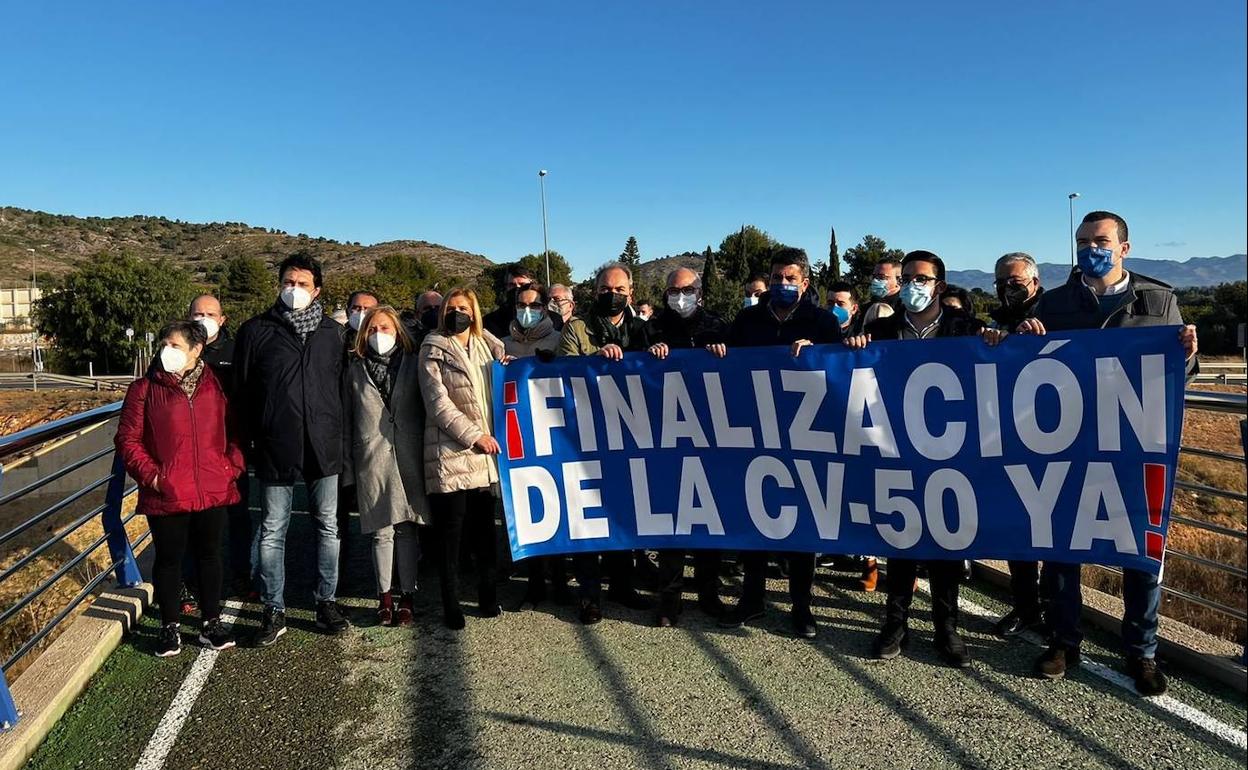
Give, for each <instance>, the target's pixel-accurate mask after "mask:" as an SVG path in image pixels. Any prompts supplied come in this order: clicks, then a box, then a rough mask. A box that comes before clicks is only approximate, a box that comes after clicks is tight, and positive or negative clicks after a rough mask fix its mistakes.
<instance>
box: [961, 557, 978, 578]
mask: <svg viewBox="0 0 1248 770" xmlns="http://www.w3.org/2000/svg"><path fill="white" fill-rule="evenodd" d="M973 574H975V573H974V572H972V571H971V562H970V560H969V559H963V560H962V582H963V583H969V582H971V576H972V575H973Z"/></svg>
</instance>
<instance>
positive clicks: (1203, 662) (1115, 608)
mask: <svg viewBox="0 0 1248 770" xmlns="http://www.w3.org/2000/svg"><path fill="white" fill-rule="evenodd" d="M974 572H975V575H976V576H977V577H979V578H981V579H983V580H984V581H986V582H988V583H992V584H993V585H996V586H1002V587H1005V588H1009V587H1010V573H1009V569H1008V568H1007V567H1006V565H1005V562H995V561H977V562H974ZM1083 617H1084V619H1085V620H1086V621H1087V622H1089V623H1091V624H1092V625H1093V626H1095V627H1096V628H1099V629H1101V630H1103V631H1107V632H1109V633H1111V634H1114V635H1115V636H1117V635H1118V634H1119V633H1120V631H1121V628H1122V599H1121V598H1119V597H1117V596H1112V595H1110V594H1107V593H1103V592H1101V591H1097V590H1095V589H1092V588H1089V587H1087V586H1084V587H1083ZM1158 636H1159V639H1158V654H1159V655H1160V657H1162V658H1164V659H1166V660H1168V661H1171V662H1173V663H1176V664H1178V665H1179V666H1181V667H1183V668H1186V669H1188V670H1189V671H1193V672H1195V673H1197V674H1200V675H1201V676H1205V677H1208V678H1209V679H1212V680H1213V681H1215V682H1218V683H1220V684H1224V685H1226V686H1228V687H1232V688H1234V689H1235V690H1236V691H1237V692H1240V693H1244V692H1248V669H1245V667H1244V665H1243V663H1242V658H1241V657H1240V656H1241V655H1242V654H1243V648H1242V647H1240V646H1239V645H1237V644H1235V643H1234V642H1228V641H1226V640H1225V639H1219V638H1217V637H1214V636H1211V635H1209V634H1206V633H1205V632H1204V631H1201V630H1199V629H1196V628H1192V627H1191V626H1189V625H1186V624H1184V623H1180V622H1179V621H1177V620H1174V619H1173V618H1166V617H1162V618H1161V628H1160V630H1159V633H1158Z"/></svg>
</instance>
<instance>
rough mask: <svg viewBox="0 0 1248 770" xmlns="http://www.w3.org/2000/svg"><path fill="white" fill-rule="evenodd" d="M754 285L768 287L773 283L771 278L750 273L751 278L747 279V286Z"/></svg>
mask: <svg viewBox="0 0 1248 770" xmlns="http://www.w3.org/2000/svg"><path fill="white" fill-rule="evenodd" d="M752 283H761V284H763V285H764V286H766V285H767V284H769V283H771V276H770V275H763V274H762V273H750V277H749V278H746V279H745V285H746V286H749V285H750V284H752Z"/></svg>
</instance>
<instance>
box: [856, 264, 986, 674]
mask: <svg viewBox="0 0 1248 770" xmlns="http://www.w3.org/2000/svg"><path fill="white" fill-rule="evenodd" d="M946 286H947V284H946V283H945V263H944V261H943V260H941V258H940V257H938V256H936V255H935V254H933V253H932V252H930V251H912V252H910V253H909V254H907V255H906V256H905V258H904V259H902V261H901V291H900V292H899V293H898V295H899V297H900V299H901V304H902V308H903V310H902V312H900V313H897V314H895V315H892V316H889V317H887V318H881V319H878V320H876V321H873V322H872V323H869V324H867V326H866V333H865V334H862V335H859V336H857V337H851V338H849V339H848V340H846V341H845V345H846V346H847V347H850V348H853V349H855V350H861V349H863V348H865V347H866V346H867V343H868V342H869V341H871V340H875V341H880V340H926V339H934V338H936V337H965V336H970V335H977V334H979V333H980V332H981V331H982V330H983V324H982V323H980V322H979V321H978V320H976V319H975V318H974V317H973V316H971V315H969V314H967V313H964V312H962V311H959V310H954V309H952V308H946V307H944V305H942V304H941V301H940V295H941V294H942V293H943V292H944V291H945V288H946ZM924 564H925V565H926V566H927V574H928V578H929V579H930V581H931V592H932V621H933V624H934V625H935V627H936V638H935V643H936V651H937V652H938V653H939V654H940V656H941V658H943V659H944V660H945V661H946V662H947V663H949V664H950V665H952V666H955V667H957V668H966V667H967V666H969V665H970V662H971V659H970V656H969V655H968V653H967V650H966V643H965V642H964V641H962V637H961V635H959V634H958V582H959V581H960V580H961V578H962V561H961V560H960V559H958V560H953V559H932V560H927V561H925V562H924ZM918 568H919V562H918V561H916V560H914V559H902V558H898V557H892V558H890V559H889V560H888V600H887V603H886V604H885V615H884V627H883V629H882V630H881V631H880V635H879V636H878V637H877V638H876V640H875V645H874V648H873V651H874V653H875V657H876V658H879V659H880V660H892V659H893V658H895V657H897V656H898V655H900V654H901V649H902V647H905V646H906V644H907V643H908V642H909V638H910V631H909V627H908V622H909V616H910V605H911V603H912V602H913V601H914V588H915V578H916V576H917V575H918Z"/></svg>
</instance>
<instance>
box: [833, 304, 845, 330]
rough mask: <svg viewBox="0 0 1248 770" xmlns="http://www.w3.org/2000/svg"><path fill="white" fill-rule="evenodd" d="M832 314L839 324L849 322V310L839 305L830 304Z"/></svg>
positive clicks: (842, 324)
mask: <svg viewBox="0 0 1248 770" xmlns="http://www.w3.org/2000/svg"><path fill="white" fill-rule="evenodd" d="M832 315H834V316H836V322H837V323H838V324H840V325H841V326H844V325H845V324H847V323H849V311H848V310H846V309H845V308H843V307H841V306H840V305H833V306H832Z"/></svg>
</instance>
